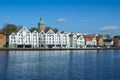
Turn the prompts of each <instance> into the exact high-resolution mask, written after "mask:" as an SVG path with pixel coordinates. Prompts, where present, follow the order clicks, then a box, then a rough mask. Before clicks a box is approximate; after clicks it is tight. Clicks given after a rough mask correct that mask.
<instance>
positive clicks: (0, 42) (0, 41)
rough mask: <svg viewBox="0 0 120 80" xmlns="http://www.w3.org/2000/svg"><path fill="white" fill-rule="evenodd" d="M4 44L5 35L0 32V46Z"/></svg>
mask: <svg viewBox="0 0 120 80" xmlns="http://www.w3.org/2000/svg"><path fill="white" fill-rule="evenodd" d="M5 45H6V36H5V35H4V34H0V48H3V47H5Z"/></svg>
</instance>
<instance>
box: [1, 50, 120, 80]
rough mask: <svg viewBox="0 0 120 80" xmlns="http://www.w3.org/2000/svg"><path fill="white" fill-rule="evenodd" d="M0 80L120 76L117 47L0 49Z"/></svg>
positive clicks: (107, 79)
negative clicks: (37, 49) (89, 48)
mask: <svg viewBox="0 0 120 80" xmlns="http://www.w3.org/2000/svg"><path fill="white" fill-rule="evenodd" d="M0 80H120V50H116V51H114V50H105V51H97V50H80V51H79V50H78V51H70V50H68V51H9V52H6V51H0Z"/></svg>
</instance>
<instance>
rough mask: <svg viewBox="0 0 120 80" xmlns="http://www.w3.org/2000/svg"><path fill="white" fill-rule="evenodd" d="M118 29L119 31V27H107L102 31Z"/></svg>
mask: <svg viewBox="0 0 120 80" xmlns="http://www.w3.org/2000/svg"><path fill="white" fill-rule="evenodd" d="M118 29H119V27H118V26H106V27H103V28H101V29H100V30H101V31H110V30H118Z"/></svg>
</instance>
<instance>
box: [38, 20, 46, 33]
mask: <svg viewBox="0 0 120 80" xmlns="http://www.w3.org/2000/svg"><path fill="white" fill-rule="evenodd" d="M44 30H45V24H44V21H43V19H42V18H40V22H39V23H38V31H39V32H40V31H44Z"/></svg>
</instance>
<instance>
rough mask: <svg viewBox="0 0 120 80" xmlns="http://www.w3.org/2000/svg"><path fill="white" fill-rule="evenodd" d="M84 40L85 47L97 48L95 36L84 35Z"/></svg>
mask: <svg viewBox="0 0 120 80" xmlns="http://www.w3.org/2000/svg"><path fill="white" fill-rule="evenodd" d="M84 38H85V45H86V46H87V47H93V46H97V40H96V35H86V36H84Z"/></svg>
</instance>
